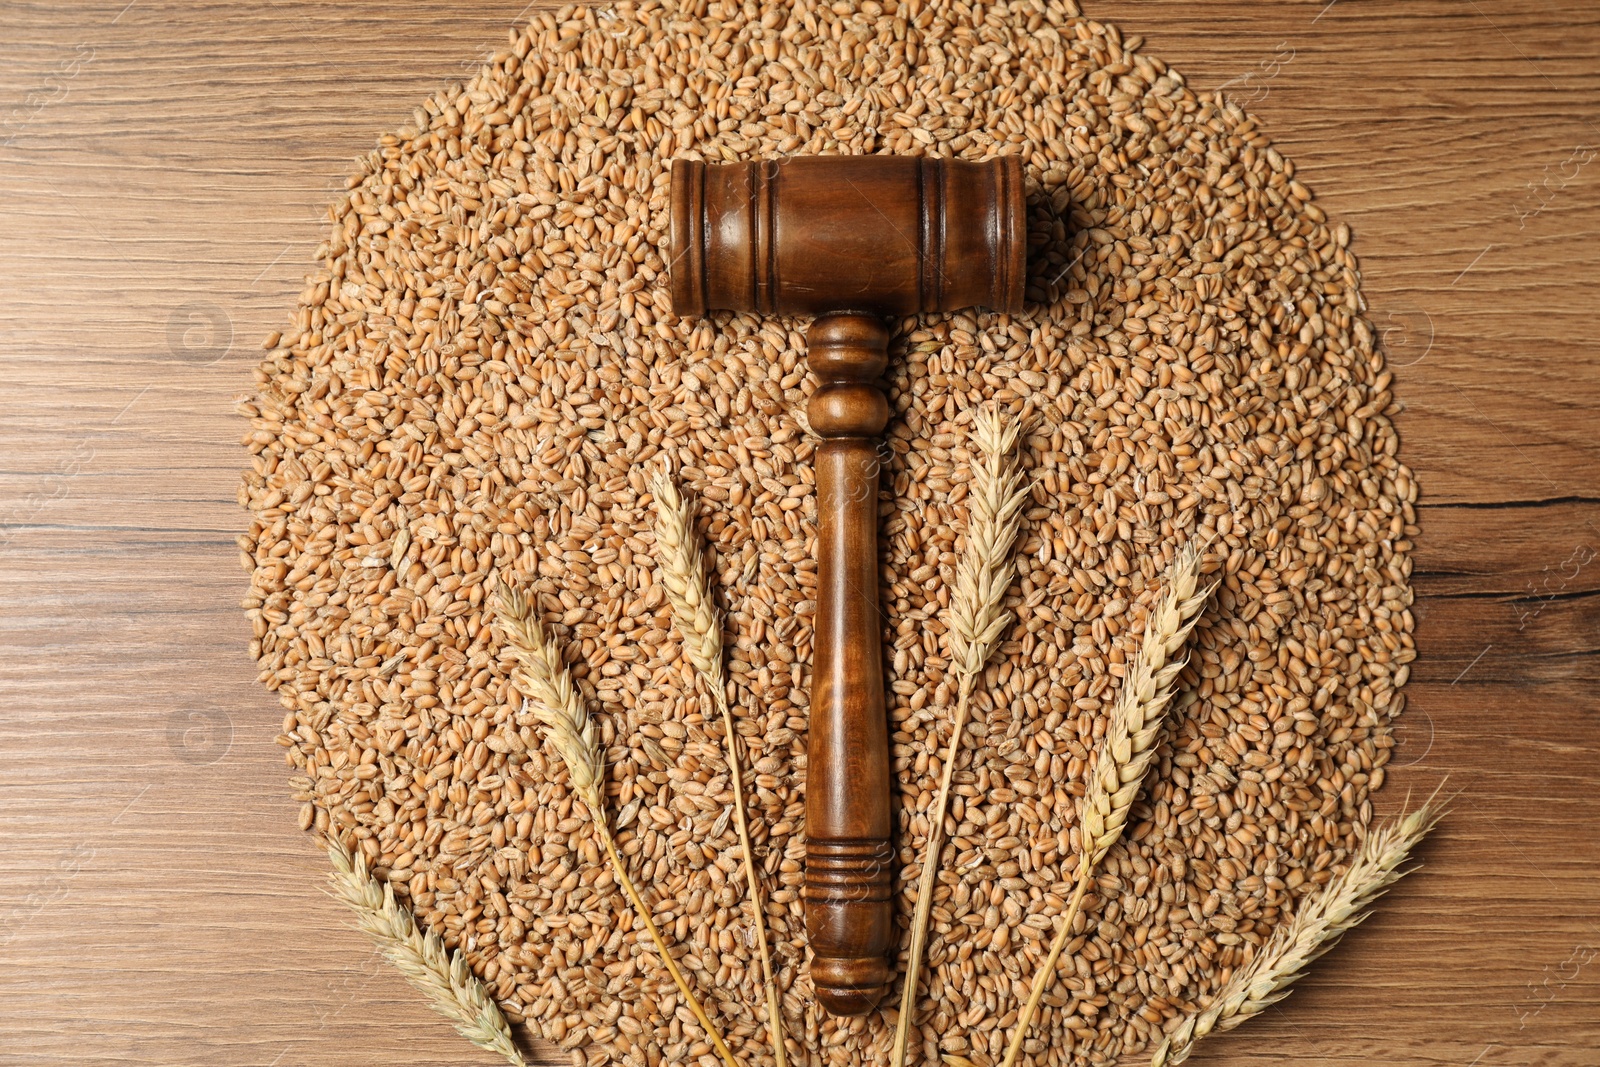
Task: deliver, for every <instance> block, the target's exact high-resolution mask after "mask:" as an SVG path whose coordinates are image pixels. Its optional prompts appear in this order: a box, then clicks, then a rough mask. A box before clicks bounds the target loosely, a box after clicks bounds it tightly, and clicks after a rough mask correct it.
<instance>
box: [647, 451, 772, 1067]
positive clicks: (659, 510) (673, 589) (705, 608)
mask: <svg viewBox="0 0 1600 1067" xmlns="http://www.w3.org/2000/svg"><path fill="white" fill-rule="evenodd" d="M650 492H651V493H652V494H653V495H654V496H655V498H656V526H655V532H656V563H657V565H658V566H659V567H660V571H661V582H662V584H663V585H665V586H666V588H667V599H668V600H670V601H671V602H672V618H673V621H674V622H675V623H676V624H677V627H678V633H679V637H680V639H681V640H682V642H683V650H684V654H685V655H687V656H688V658H689V662H690V663H692V664H693V665H694V669H695V671H696V672H698V673H699V675H700V679H701V681H703V682H704V683H705V686H706V688H707V689H709V690H710V691H711V699H712V700H713V701H714V702H715V703H716V706H717V711H718V712H719V713H720V714H721V716H722V730H723V733H724V734H725V735H726V736H727V739H728V774H729V776H730V777H731V778H732V779H733V818H734V823H735V825H736V827H737V829H738V833H739V847H740V849H741V850H742V851H743V852H744V876H745V881H746V882H748V883H749V886H750V916H751V921H752V922H753V923H754V924H755V931H756V949H757V952H758V954H759V955H760V958H761V978H762V982H763V983H764V987H765V991H766V998H767V1030H768V1033H769V1034H770V1035H771V1038H772V1052H773V1055H774V1056H775V1057H776V1058H777V1067H785V1051H784V1044H783V1017H782V1014H781V1012H780V1010H779V1001H778V984H777V981H776V979H775V977H774V971H773V967H772V952H771V950H770V949H769V948H768V947H767V924H766V911H765V909H763V908H762V906H761V883H760V881H759V879H758V878H757V877H756V861H755V849H754V848H752V847H751V845H750V827H749V822H748V819H747V816H746V810H745V800H744V768H743V764H742V762H741V761H740V759H739V738H738V734H737V733H736V732H735V731H734V728H733V711H732V709H730V708H729V706H728V684H727V680H726V679H725V677H724V676H723V672H722V620H721V618H719V617H718V615H717V609H716V607H715V605H714V604H713V602H712V599H711V583H710V582H708V581H707V580H706V569H705V561H704V558H703V555H702V553H701V552H700V549H699V546H698V545H696V544H695V539H694V532H693V524H692V522H691V520H690V514H689V507H688V505H687V504H686V503H685V502H684V499H683V496H682V494H680V493H679V492H678V487H677V486H676V485H675V484H673V481H672V479H671V478H670V477H668V475H667V473H666V472H665V471H657V472H656V474H655V475H654V476H653V477H652V478H651V481H650Z"/></svg>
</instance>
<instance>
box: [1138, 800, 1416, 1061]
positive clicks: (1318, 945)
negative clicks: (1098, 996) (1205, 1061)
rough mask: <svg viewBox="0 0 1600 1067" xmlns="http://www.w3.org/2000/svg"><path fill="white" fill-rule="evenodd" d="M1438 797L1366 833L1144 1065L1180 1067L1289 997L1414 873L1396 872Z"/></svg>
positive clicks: (1168, 1036)
mask: <svg viewBox="0 0 1600 1067" xmlns="http://www.w3.org/2000/svg"><path fill="white" fill-rule="evenodd" d="M1438 796H1439V794H1438V791H1437V790H1435V792H1434V794H1433V796H1431V797H1429V798H1428V800H1427V802H1426V803H1425V804H1423V805H1422V807H1420V808H1418V809H1417V810H1416V811H1413V812H1410V813H1409V814H1406V815H1403V816H1401V817H1400V818H1399V819H1397V820H1395V821H1394V822H1391V823H1390V824H1389V825H1387V826H1385V827H1383V828H1382V829H1379V830H1376V831H1374V832H1372V833H1369V834H1368V835H1367V838H1366V840H1365V841H1363V842H1362V843H1361V848H1360V850H1359V851H1358V852H1357V853H1356V856H1355V859H1354V860H1352V861H1351V863H1350V866H1349V867H1348V868H1346V869H1345V872H1344V873H1343V874H1341V875H1340V876H1339V877H1337V878H1334V879H1332V880H1330V881H1329V882H1328V884H1327V885H1325V886H1323V887H1322V888H1321V889H1320V890H1318V891H1317V892H1316V893H1314V894H1311V895H1309V896H1308V897H1307V899H1305V900H1304V901H1303V902H1302V903H1301V904H1300V907H1299V908H1297V909H1296V910H1295V913H1294V918H1293V919H1291V920H1289V922H1287V923H1284V924H1283V925H1282V926H1280V927H1279V928H1278V929H1277V931H1275V932H1274V933H1273V935H1272V937H1271V939H1270V940H1268V941H1267V943H1266V945H1264V946H1263V947H1262V949H1261V951H1260V952H1259V953H1257V954H1256V956H1255V958H1254V959H1252V960H1251V961H1250V962H1249V963H1248V964H1246V965H1245V966H1243V967H1241V968H1239V969H1238V970H1236V971H1235V972H1234V973H1233V976H1232V977H1231V978H1229V979H1228V981H1227V983H1226V984H1225V985H1224V986H1223V987H1222V989H1221V990H1219V991H1218V993H1217V996H1216V998H1215V999H1214V1000H1213V1001H1212V1002H1211V1006H1210V1007H1208V1008H1206V1010H1205V1011H1202V1012H1200V1013H1199V1014H1197V1015H1191V1016H1189V1017H1188V1018H1186V1019H1185V1020H1184V1021H1183V1022H1182V1023H1181V1024H1179V1026H1178V1028H1177V1029H1176V1030H1174V1031H1173V1032H1172V1033H1170V1034H1168V1035H1167V1037H1166V1040H1164V1041H1162V1043H1161V1047H1160V1048H1158V1049H1156V1053H1155V1056H1154V1057H1152V1059H1151V1061H1150V1062H1151V1065H1152V1067H1168V1065H1172V1064H1179V1063H1182V1062H1183V1061H1184V1060H1186V1059H1188V1058H1189V1054H1190V1053H1191V1052H1193V1051H1194V1046H1195V1042H1197V1041H1199V1040H1200V1039H1201V1038H1203V1037H1206V1036H1207V1035H1209V1034H1212V1033H1221V1032H1223V1031H1225V1030H1232V1029H1233V1028H1234V1027H1235V1026H1238V1025H1239V1024H1240V1023H1242V1022H1244V1021H1245V1020H1247V1019H1250V1018H1252V1017H1253V1016H1256V1015H1259V1014H1260V1013H1261V1012H1263V1011H1265V1010H1266V1009H1267V1008H1269V1007H1271V1006H1272V1005H1273V1004H1276V1003H1277V1002H1278V1001H1280V1000H1282V999H1283V998H1284V997H1286V996H1288V995H1289V986H1290V985H1291V984H1293V983H1294V982H1295V981H1296V980H1297V979H1298V978H1299V977H1300V976H1301V975H1302V974H1304V973H1305V969H1306V967H1307V966H1309V965H1310V964H1311V962H1312V961H1313V960H1315V959H1316V958H1317V957H1318V956H1321V955H1322V954H1323V953H1324V952H1327V951H1328V950H1329V949H1331V948H1332V947H1333V946H1334V945H1335V944H1337V943H1338V941H1339V938H1340V937H1341V936H1342V935H1343V934H1344V933H1345V931H1347V930H1349V929H1350V928H1351V927H1354V926H1356V925H1358V924H1360V923H1361V921H1362V920H1363V919H1365V918H1366V917H1367V916H1368V915H1369V914H1371V911H1370V909H1371V905H1372V903H1373V901H1375V900H1376V899H1377V898H1378V897H1379V896H1381V895H1383V893H1384V891H1385V890H1387V889H1388V888H1389V886H1391V885H1393V884H1394V883H1395V882H1397V881H1398V880H1399V879H1401V878H1403V877H1404V876H1405V875H1407V874H1409V873H1411V871H1412V870H1415V869H1416V868H1414V867H1413V868H1409V869H1407V870H1404V871H1402V870H1401V869H1400V865H1401V864H1402V863H1404V862H1405V861H1406V858H1407V857H1408V856H1409V855H1410V854H1411V850H1412V849H1413V848H1415V847H1416V845H1417V842H1419V841H1421V840H1422V839H1423V837H1425V836H1426V835H1427V833H1428V831H1429V830H1431V829H1433V827H1434V824H1435V823H1437V822H1438V821H1439V819H1440V818H1441V817H1442V816H1443V815H1444V811H1443V810H1442V808H1441V806H1440V804H1439V802H1438Z"/></svg>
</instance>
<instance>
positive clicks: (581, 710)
mask: <svg viewBox="0 0 1600 1067" xmlns="http://www.w3.org/2000/svg"><path fill="white" fill-rule="evenodd" d="M499 608H500V610H499V612H498V618H499V622H500V626H501V629H502V630H503V631H504V633H505V635H506V637H507V638H508V639H509V640H510V642H511V648H512V651H513V652H514V653H515V655H516V657H517V663H518V666H517V669H516V670H515V671H513V672H512V675H511V684H512V685H514V686H516V688H517V689H518V690H519V691H520V692H521V693H522V694H523V696H524V697H525V698H526V699H525V700H524V701H523V707H524V709H525V710H527V711H529V712H530V713H532V715H533V717H534V718H536V719H537V720H538V721H539V722H540V723H541V724H542V725H543V726H544V728H545V736H546V737H547V738H548V739H549V740H550V743H551V745H552V746H553V747H554V748H555V750H556V755H557V756H559V757H560V758H561V762H562V763H564V764H566V767H567V774H568V776H569V777H570V778H571V779H572V786H573V788H574V789H575V790H577V793H578V796H579V797H581V798H582V799H583V803H584V805H585V806H586V807H588V809H589V819H590V821H591V822H592V823H593V824H594V829H595V834H596V835H597V836H598V837H599V838H600V844H601V845H602V846H603V847H604V848H605V850H606V855H607V856H609V857H610V858H611V867H612V869H613V870H614V871H616V875H617V881H618V882H620V883H621V884H622V889H623V891H624V892H625V893H627V894H628V899H629V900H630V901H631V902H632V903H633V910H634V912H635V913H636V914H637V915H638V916H639V919H640V921H641V922H643V923H644V928H645V930H646V932H648V933H649V935H650V940H651V941H654V942H655V946H656V952H657V954H659V955H660V957H661V963H662V965H663V966H665V967H666V969H667V973H668V974H670V975H671V976H672V981H673V983H674V984H675V985H676V986H677V987H678V992H680V993H682V994H683V998H684V1000H686V1001H687V1002H688V1004H689V1010H690V1011H692V1012H694V1017H695V1018H696V1019H698V1020H699V1022H700V1027H701V1029H703V1030H705V1032H706V1036H707V1037H708V1038H710V1040H711V1044H712V1045H713V1046H715V1047H716V1050H717V1055H719V1056H721V1057H722V1061H723V1062H724V1063H725V1064H727V1065H728V1067H739V1064H738V1061H737V1060H735V1059H734V1058H733V1053H731V1052H729V1051H728V1046H727V1045H726V1044H725V1043H724V1042H723V1040H722V1036H721V1035H720V1034H718V1033H717V1029H716V1027H714V1026H712V1025H711V1019H710V1018H709V1017H708V1016H707V1015H706V1010H705V1008H703V1007H701V1006H700V1000H699V998H697V997H696V996H695V995H694V991H693V990H692V989H690V988H689V983H688V982H687V981H686V980H685V979H684V977H683V972H681V971H679V970H678V964H677V962H676V961H674V960H673V958H672V953H670V952H668V951H667V943H666V941H665V939H663V938H662V936H661V931H660V930H659V929H657V928H656V922H655V919H654V918H653V917H652V916H651V913H650V908H649V907H648V906H647V905H646V904H645V902H644V899H643V898H642V897H641V896H640V895H639V890H638V888H637V887H636V886H635V885H634V884H633V879H632V878H631V877H629V875H628V868H627V867H626V866H625V865H624V864H623V862H622V856H621V854H620V853H618V852H617V843H616V841H615V840H613V839H612V836H611V823H610V820H609V819H608V818H607V816H606V809H605V803H604V800H603V798H602V796H601V783H602V782H603V781H605V760H604V757H603V756H602V755H601V752H600V742H599V739H598V738H597V737H596V736H595V729H594V721H593V720H592V719H590V717H589V712H588V710H587V709H586V708H585V707H584V706H583V700H582V698H581V697H579V696H578V691H577V689H576V688H575V687H574V686H573V684H572V677H571V675H569V674H568V673H567V667H566V664H565V663H563V662H562V659H561V650H560V649H559V648H558V647H557V645H556V643H555V640H554V639H553V638H552V637H551V636H550V635H548V634H546V633H545V629H544V627H543V626H542V625H541V624H540V622H539V617H538V615H537V614H536V613H535V611H534V607H533V605H532V603H530V602H529V600H528V599H527V598H526V597H524V596H522V594H520V593H518V592H517V591H516V590H514V589H512V588H511V587H510V586H508V585H506V584H505V583H503V582H502V583H501V584H500V588H499Z"/></svg>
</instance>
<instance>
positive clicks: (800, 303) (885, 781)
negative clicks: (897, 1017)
mask: <svg viewBox="0 0 1600 1067" xmlns="http://www.w3.org/2000/svg"><path fill="white" fill-rule="evenodd" d="M671 246H672V247H671V266H670V275H671V290H672V303H673V308H674V310H675V311H676V313H677V314H679V315H684V316H696V315H704V314H705V313H706V312H707V311H710V310H713V309H724V310H731V311H754V312H758V313H764V314H770V315H813V316H815V319H814V320H813V322H812V323H811V327H810V330H809V332H808V333H807V335H806V339H807V344H808V346H809V352H808V356H807V362H808V364H809V366H810V368H811V371H812V373H814V374H815V375H816V378H817V389H816V391H815V392H814V393H813V394H812V396H811V400H810V402H809V404H808V405H807V407H806V413H807V416H808V418H809V420H810V422H811V429H812V430H813V431H815V433H816V434H817V436H818V437H820V438H821V443H820V444H819V445H818V446H817V450H816V459H815V465H816V479H817V521H818V532H817V587H818V588H817V614H816V630H815V633H816V636H815V641H814V645H813V647H814V649H815V654H814V659H813V663H812V689H811V726H810V745H809V749H808V752H807V767H806V774H807V782H806V868H805V890H804V899H805V912H806V932H807V936H808V938H809V940H810V943H811V950H812V962H811V978H812V982H813V984H814V985H815V986H816V990H817V1000H818V1002H819V1003H821V1005H822V1006H823V1007H824V1008H825V1009H827V1010H828V1011H830V1012H833V1013H834V1014H837V1015H862V1014H865V1013H866V1012H868V1011H870V1010H871V1009H872V1008H873V1006H874V1005H876V1004H877V1002H878V1000H879V998H881V997H882V996H883V993H884V991H885V990H886V989H887V987H888V984H889V981H890V978H891V970H890V966H889V961H888V958H887V953H888V951H889V948H890V942H891V937H892V934H893V927H894V917H893V909H892V907H891V896H892V893H893V888H894V885H893V871H894V858H895V857H894V851H893V849H892V847H891V843H890V811H889V800H890V772H889V738H888V721H887V718H886V716H885V713H884V697H883V651H882V639H883V629H884V620H883V618H882V616H881V615H880V612H879V609H878V547H877V541H878V532H877V524H878V521H877V504H878V480H879V474H880V462H879V458H878V451H877V438H878V435H880V434H881V433H882V432H883V429H884V426H885V425H887V423H888V419H889V404H888V401H887V400H886V399H885V397H884V395H883V392H882V389H881V387H880V380H881V378H882V376H883V372H884V369H885V367H886V366H887V365H888V345H889V331H888V328H887V327H886V326H885V324H884V321H883V320H884V317H885V316H889V315H912V314H918V313H921V312H933V311H951V310H955V309H957V308H963V307H969V306H973V305H982V306H984V307H989V308H993V309H995V310H999V311H1020V310H1021V309H1022V300H1023V273H1024V252H1025V248H1026V208H1025V202H1024V198H1023V188H1022V167H1021V163H1020V161H1019V160H1018V158H1017V157H1016V156H1005V157H1002V158H999V159H995V160H991V161H988V162H984V163H969V162H964V161H959V160H944V159H926V158H920V157H908V156H815V157H795V158H789V159H781V160H761V161H752V162H747V163H732V164H719V165H707V164H705V163H700V162H695V161H691V160H677V161H675V162H674V163H673V165H672V234H671ZM927 862H935V860H934V859H933V858H930V859H929V860H928V861H927Z"/></svg>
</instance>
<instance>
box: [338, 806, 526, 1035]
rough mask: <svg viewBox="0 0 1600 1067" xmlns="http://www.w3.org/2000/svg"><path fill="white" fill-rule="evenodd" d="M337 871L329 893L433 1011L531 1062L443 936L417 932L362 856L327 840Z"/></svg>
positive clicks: (460, 1030)
mask: <svg viewBox="0 0 1600 1067" xmlns="http://www.w3.org/2000/svg"><path fill="white" fill-rule="evenodd" d="M328 859H329V860H330V861H332V863H333V872H332V873H331V874H330V875H329V876H328V881H329V884H330V887H331V889H330V891H331V893H332V894H333V896H334V897H335V898H337V899H338V900H340V901H342V902H343V903H344V904H345V905H347V906H348V907H349V908H350V910H351V911H352V912H354V913H355V916H356V924H357V926H359V927H360V928H361V930H362V932H364V933H365V934H366V935H367V936H368V937H370V938H372V940H373V941H374V942H376V943H377V945H378V948H379V949H381V950H382V951H383V954H384V956H386V957H387V958H388V960H389V962H390V963H392V964H394V965H395V967H396V968H398V969H399V971H400V973H401V974H403V975H405V976H406V978H407V980H409V981H410V982H411V984H412V985H414V986H416V987H417V988H418V989H420V990H421V991H422V993H423V995H424V996H426V997H427V998H428V1003H429V1005H431V1006H432V1008H433V1010H434V1011H437V1012H438V1013H439V1014H440V1015H443V1016H444V1017H445V1018H446V1019H449V1020H450V1022H451V1024H452V1025H454V1026H455V1028H456V1032H457V1033H459V1034H460V1035H461V1036H462V1037H464V1038H466V1039H467V1040H468V1041H471V1042H472V1043H473V1044H474V1045H477V1046H478V1047H479V1048H481V1049H487V1050H489V1051H490V1052H496V1053H499V1054H500V1055H501V1056H504V1057H505V1058H506V1059H507V1060H509V1061H510V1062H511V1063H513V1064H515V1065H516V1067H526V1064H527V1061H526V1060H524V1059H523V1058H522V1053H521V1052H520V1051H518V1049H517V1044H516V1041H515V1040H513V1039H512V1036H511V1024H510V1023H508V1022H507V1021H506V1017H505V1015H504V1014H502V1013H501V1011H500V1006H499V1005H498V1004H496V1003H495V1002H494V998H493V997H491V996H490V995H489V991H488V989H486V988H485V987H484V984H483V983H482V982H480V981H479V980H478V978H477V976H476V975H474V974H473V973H472V971H471V970H470V969H469V968H468V967H467V961H466V957H464V956H462V954H461V951H460V950H459V949H457V950H456V951H454V952H447V951H446V950H445V947H444V942H443V941H441V940H440V939H439V935H438V934H435V933H433V932H432V931H429V932H427V933H423V931H422V930H420V929H418V927H417V924H416V920H415V919H413V918H412V916H411V912H410V911H408V910H407V909H406V908H405V907H403V906H402V905H401V904H400V903H399V902H398V901H396V900H395V899H394V889H393V887H391V886H390V885H389V883H387V882H383V881H380V880H378V879H377V878H374V877H373V876H372V872H370V871H369V870H367V860H366V857H365V856H363V855H362V854H361V853H360V852H355V853H352V852H351V851H350V850H349V849H347V848H345V846H344V843H343V842H341V841H340V840H338V839H337V838H335V837H329V838H328Z"/></svg>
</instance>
